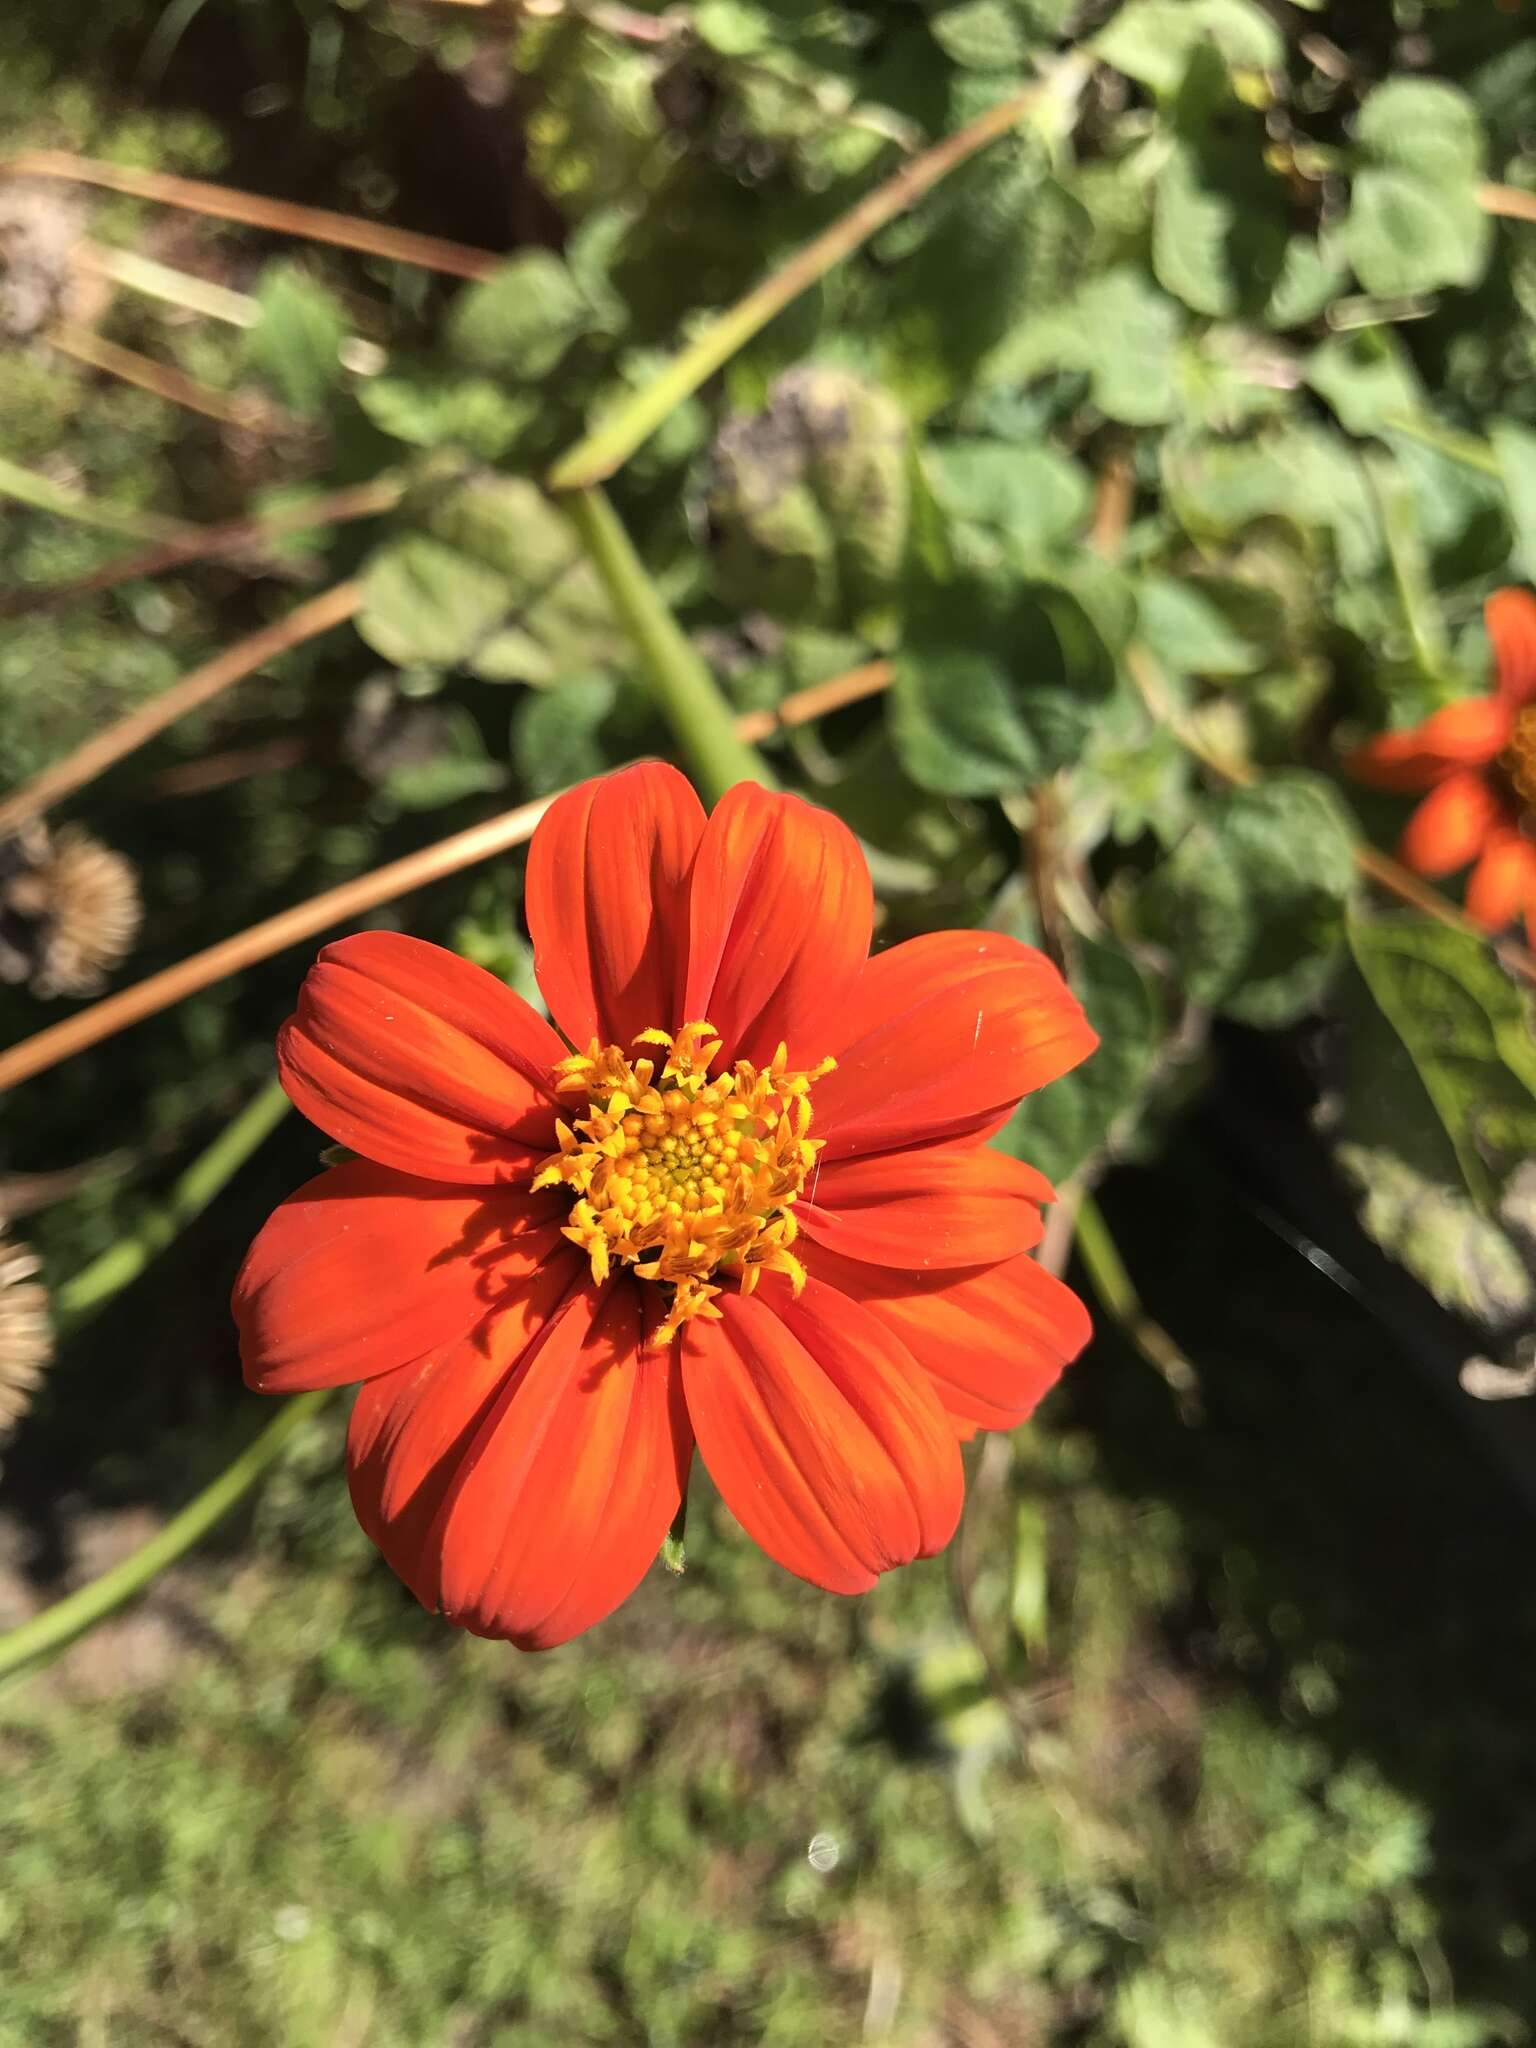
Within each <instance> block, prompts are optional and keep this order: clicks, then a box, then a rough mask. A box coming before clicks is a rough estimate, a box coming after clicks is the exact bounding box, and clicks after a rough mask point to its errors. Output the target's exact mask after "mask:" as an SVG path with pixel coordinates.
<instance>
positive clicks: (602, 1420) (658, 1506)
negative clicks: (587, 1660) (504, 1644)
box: [426, 1276, 692, 1650]
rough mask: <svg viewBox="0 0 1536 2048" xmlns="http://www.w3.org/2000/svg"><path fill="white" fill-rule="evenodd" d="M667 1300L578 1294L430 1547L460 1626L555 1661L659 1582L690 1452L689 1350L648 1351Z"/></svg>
mask: <svg viewBox="0 0 1536 2048" xmlns="http://www.w3.org/2000/svg"><path fill="white" fill-rule="evenodd" d="M653 1294H654V1290H648V1291H647V1293H646V1294H645V1296H642V1291H641V1287H640V1286H639V1285H638V1284H637V1283H636V1282H634V1281H633V1280H631V1279H629V1278H628V1277H627V1276H626V1277H624V1278H622V1279H618V1280H615V1281H613V1282H611V1283H610V1284H609V1285H608V1286H607V1287H606V1288H604V1289H601V1290H599V1289H594V1288H591V1287H587V1288H582V1289H579V1290H578V1291H577V1292H576V1293H574V1294H572V1295H571V1296H570V1297H569V1298H568V1300H567V1302H566V1303H565V1305H564V1306H563V1307H562V1309H561V1310H560V1311H559V1313H558V1314H557V1315H556V1316H555V1317H554V1318H553V1320H552V1321H551V1322H550V1323H549V1324H548V1325H547V1326H546V1328H545V1330H544V1332H543V1334H542V1335H541V1336H540V1337H539V1338H538V1339H536V1340H535V1342H534V1343H533V1345H532V1346H531V1347H530V1348H529V1349H528V1351H527V1352H526V1353H525V1354H524V1356H523V1358H522V1359H521V1360H520V1361H519V1363H518V1365H517V1367H516V1370H515V1371H514V1372H513V1373H512V1374H511V1375H510V1377H509V1378H508V1380H507V1382H506V1384H505V1385H504V1386H503V1388H502V1390H501V1392H500V1393H499V1394H498V1395H497V1396H496V1398H495V1400H494V1401H493V1402H492V1403H491V1405H490V1407H489V1409H488V1410H487V1411H486V1413H485V1416H484V1419H483V1421H482V1422H481V1423H480V1426H479V1428H478V1429H477V1430H476V1431H475V1433H474V1435H473V1437H472V1439H471V1440H470V1441H469V1442H468V1443H467V1444H466V1445H465V1447H464V1449H463V1454H462V1458H461V1461H460V1464H459V1470H458V1476H457V1478H456V1479H455V1481H454V1483H453V1485H452V1486H451V1488H450V1489H449V1491H448V1493H447V1496H446V1498H445V1499H444V1501H443V1504H442V1507H441V1509H440V1510H439V1512H438V1514H437V1516H436V1519H435V1520H434V1522H433V1523H432V1526H431V1529H430V1530H429V1532H428V1534H427V1538H426V1547H427V1549H428V1551H429V1552H430V1553H431V1556H432V1559H433V1562H434V1565H435V1566H436V1567H438V1568H439V1569H440V1578H439V1584H438V1595H439V1600H440V1604H441V1606H442V1610H443V1612H444V1614H446V1615H447V1617H448V1618H449V1620H450V1621H453V1622H456V1623H457V1624H458V1625H459V1626H460V1627H461V1628H467V1629H469V1630H471V1631H472V1632H473V1633H474V1634H475V1635H482V1636H496V1637H500V1638H504V1639H505V1640H507V1641H509V1642H513V1643H516V1644H517V1645H518V1646H519V1648H521V1649H525V1650H547V1649H551V1648H553V1647H554V1645H555V1644H556V1643H562V1642H565V1641H567V1640H568V1639H569V1638H570V1637H571V1636H574V1635H579V1634H580V1632H581V1631H582V1630H583V1629H586V1628H590V1627H591V1626H592V1624H593V1623H594V1622H596V1621H601V1620H602V1618H603V1616H604V1615H606V1614H609V1613H611V1612H612V1611H613V1609H614V1608H615V1607H617V1606H618V1604H619V1602H620V1601H621V1600H623V1599H625V1598H626V1597H627V1596H628V1595H629V1594H630V1593H632V1592H633V1591H634V1589H635V1587H636V1586H637V1585H638V1584H639V1583H640V1580H641V1579H642V1578H643V1577H644V1576H645V1573H646V1570H647V1568H648V1567H649V1566H650V1564H651V1562H652V1560H653V1559H654V1558H655V1556H656V1553H657V1551H658V1550H659V1549H660V1547H661V1541H662V1538H663V1537H664V1536H665V1535H666V1533H667V1529H668V1527H669V1526H670V1524H671V1522H672V1519H673V1517H674V1516H675V1515H676V1513H677V1509H678V1505H679V1503H680V1501H681V1500H682V1495H683V1487H684V1485H685V1483H686V1479H687V1471H688V1461H689V1456H690V1453H691V1449H692V1440H691V1437H690V1435H689V1431H688V1425H687V1418H686V1415H685V1412H684V1409H683V1403H682V1399H681V1393H680V1389H679V1385H678V1369H677V1356H676V1351H675V1348H674V1347H673V1346H671V1345H660V1346H653V1347H652V1348H650V1349H645V1348H643V1347H644V1339H645V1337H646V1335H647V1334H648V1329H649V1327H651V1326H652V1325H653V1324H654V1321H655V1316H654V1314H653V1313H652V1311H653V1309H654V1307H655V1303H654V1301H653V1300H652V1299H651V1296H652V1295H653Z"/></svg>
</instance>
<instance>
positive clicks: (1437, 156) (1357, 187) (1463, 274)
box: [1343, 78, 1493, 298]
mask: <svg viewBox="0 0 1536 2048" xmlns="http://www.w3.org/2000/svg"><path fill="white" fill-rule="evenodd" d="M1355 150H1356V163H1357V169H1356V173H1355V180H1354V186H1353V189H1352V191H1351V193H1350V205H1349V215H1348V218H1347V220H1346V221H1345V224H1344V229H1343V234H1344V245H1345V247H1346V249H1347V250H1348V253H1349V258H1350V261H1351V262H1352V263H1353V265H1354V268H1355V275H1356V276H1357V277H1358V278H1359V280H1360V282H1361V284H1363V285H1364V286H1365V288H1366V290H1367V291H1371V292H1379V293H1380V294H1382V296H1384V297H1387V298H1398V297H1403V296H1406V295H1411V294H1412V293H1415V292H1426V291H1434V290H1437V289H1438V288H1439V287H1440V286H1442V285H1470V284H1475V283H1476V282H1477V280H1478V279H1479V278H1480V277H1481V276H1482V274H1483V271H1484V269H1485V268H1486V266H1487V262H1488V256H1489V252H1490V250H1491V248H1492V246H1493V225H1492V222H1491V221H1490V220H1489V219H1488V217H1487V215H1486V214H1485V213H1484V212H1483V210H1482V208H1481V207H1480V206H1479V205H1478V202H1477V185H1478V181H1479V179H1480V178H1481V177H1482V175H1483V155H1484V148H1483V133H1482V125H1481V123H1480V122H1479V120H1478V116H1477V109H1476V108H1475V107H1474V105H1473V104H1472V102H1471V100H1469V99H1468V98H1467V96H1466V95H1465V94H1464V93H1462V92H1459V91H1458V90H1457V89H1456V88H1455V87H1454V86H1450V85H1446V84H1443V83H1441V82H1440V81H1439V80H1437V79H1428V78H1391V79H1388V80H1387V81H1386V83H1385V84H1384V85H1379V86H1377V88H1376V89H1375V91H1374V92H1372V93H1370V94H1369V95H1368V97H1367V98H1366V101H1365V104H1364V105H1363V106H1362V107H1361V109H1360V116H1359V120H1358V122H1357V124H1356V129H1355Z"/></svg>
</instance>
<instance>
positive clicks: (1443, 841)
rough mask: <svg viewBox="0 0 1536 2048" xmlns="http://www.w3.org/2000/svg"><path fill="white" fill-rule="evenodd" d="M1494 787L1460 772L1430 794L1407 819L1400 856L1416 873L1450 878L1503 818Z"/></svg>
mask: <svg viewBox="0 0 1536 2048" xmlns="http://www.w3.org/2000/svg"><path fill="white" fill-rule="evenodd" d="M1502 809H1503V807H1502V805H1501V804H1500V802H1499V799H1498V796H1497V793H1496V792H1495V790H1494V787H1493V784H1492V782H1491V781H1490V779H1489V778H1488V776H1487V775H1485V774H1484V773H1482V772H1481V771H1480V770H1479V769H1476V768H1461V769H1458V770H1457V771H1456V773H1455V774H1454V775H1448V776H1447V777H1446V779H1445V781H1444V782H1442V783H1440V784H1439V785H1438V787H1436V788H1434V789H1432V790H1431V791H1430V792H1429V795H1428V796H1427V797H1425V799H1424V801H1423V802H1422V803H1421V804H1420V805H1419V807H1418V809H1417V810H1416V811H1415V812H1414V814H1413V816H1412V817H1411V818H1410V819H1409V820H1408V824H1407V827H1406V829H1405V830H1404V832H1403V837H1402V844H1401V846H1400V847H1399V849H1398V851H1399V853H1400V855H1401V857H1402V859H1403V860H1404V861H1405V862H1406V863H1407V865H1408V866H1409V867H1411V868H1412V869H1413V870H1414V871H1415V872H1416V873H1417V874H1421V875H1449V874H1452V873H1454V872H1455V870H1456V869H1457V868H1464V867H1465V866H1466V865H1467V862H1468V861H1469V860H1472V859H1473V858H1474V857H1475V856H1476V855H1477V854H1478V853H1479V852H1480V851H1481V850H1482V847H1483V845H1484V843H1485V841H1486V840H1487V838H1488V835H1489V833H1490V832H1491V831H1492V830H1493V828H1494V827H1495V825H1496V824H1497V823H1498V821H1499V818H1500V816H1501V814H1502Z"/></svg>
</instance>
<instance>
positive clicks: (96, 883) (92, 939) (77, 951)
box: [0, 822, 142, 996]
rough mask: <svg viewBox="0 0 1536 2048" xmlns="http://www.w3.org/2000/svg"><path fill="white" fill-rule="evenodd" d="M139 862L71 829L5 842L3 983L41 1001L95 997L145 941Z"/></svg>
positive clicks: (42, 829) (38, 828) (0, 859)
mask: <svg viewBox="0 0 1536 2048" xmlns="http://www.w3.org/2000/svg"><path fill="white" fill-rule="evenodd" d="M141 919H142V911H141V908H140V903H139V882H138V874H137V871H136V869H135V868H134V865H133V863H132V861H130V860H128V859H126V858H125V857H124V856H123V855H122V854H120V853H114V852H113V851H112V849H111V848H110V847H108V846H103V845H102V844H101V842H100V840H98V839H93V838H92V837H91V835H90V834H89V833H88V832H83V831H81V829H80V828H79V826H77V825H70V826H67V827H66V828H65V829H64V830H63V831H62V832H60V833H58V834H57V835H55V834H53V833H51V832H50V831H49V830H48V828H47V826H46V825H43V824H41V823H37V822H34V823H32V824H29V825H26V826H24V827H23V828H22V830H21V832H20V833H19V834H18V835H17V836H16V837H15V838H14V839H10V840H6V841H4V842H3V843H0V980H3V981H11V982H20V981H24V982H26V983H27V984H28V985H29V987H30V988H31V990H32V993H33V994H34V995H38V996H85V995H92V994H94V993H95V991H96V990H97V989H99V988H100V987H101V986H102V983H103V982H104V981H105V979H106V976H107V974H108V973H109V971H110V970H111V969H112V968H114V967H115V966H116V965H117V964H118V962H119V961H120V960H121V959H122V958H123V956H124V955H125V954H126V953H127V951H128V949H129V948H130V947H131V946H132V944H133V942H134V940H135V938H136V937H137V936H138V931H139V924H140V922H141Z"/></svg>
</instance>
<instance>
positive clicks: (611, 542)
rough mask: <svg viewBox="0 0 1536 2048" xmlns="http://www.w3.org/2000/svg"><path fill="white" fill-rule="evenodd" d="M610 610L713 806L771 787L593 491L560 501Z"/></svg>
mask: <svg viewBox="0 0 1536 2048" xmlns="http://www.w3.org/2000/svg"><path fill="white" fill-rule="evenodd" d="M563 503H564V505H565V509H566V511H567V512H568V513H569V514H570V518H571V523H572V525H573V526H574V527H575V528H576V531H577V532H578V533H579V534H580V535H581V539H582V544H583V546H584V547H585V548H586V550H587V553H588V555H589V556H590V557H591V560H592V563H593V566H594V567H595V568H596V570H597V572H598V574H599V575H600V576H601V577H602V579H603V582H604V584H605V586H606V587H607V591H608V595H609V597H610V598H611V599H612V600H613V608H614V610H615V611H616V612H617V613H618V615H619V617H620V618H621V619H622V620H623V621H624V623H625V625H626V626H627V627H628V628H629V630H630V632H631V633H632V634H633V635H634V638H635V642H636V645H637V646H638V647H639V649H640V652H641V655H642V656H643V657H644V660H645V666H646V671H647V673H648V674H649V676H650V682H651V694H652V695H653V696H654V697H655V699H656V702H657V704H658V705H659V706H660V708H661V711H662V715H663V716H664V717H665V718H666V720H667V722H668V724H669V725H670V726H671V728H672V730H673V732H674V733H675V734H676V736H677V743H678V746H679V748H680V749H681V751H682V754H683V756H684V758H685V760H686V761H687V763H688V766H689V768H690V769H691V771H692V773H693V776H694V779H695V781H696V782H697V783H698V785H699V787H700V788H701V789H702V790H703V791H704V793H705V795H706V796H708V797H709V798H710V799H711V800H712V801H713V800H715V799H717V798H719V797H722V796H724V794H725V792H726V791H727V790H728V789H729V788H730V787H731V785H732V783H736V782H761V783H764V784H765V785H766V786H767V787H768V788H770V789H771V788H772V787H773V775H772V772H771V771H770V769H769V767H768V764H767V763H766V762H765V761H764V759H763V757H762V755H761V754H760V753H759V752H758V751H757V749H756V747H753V746H749V745H748V743H747V742H746V741H745V740H743V739H738V738H737V736H736V726H735V717H734V714H733V713H732V711H731V707H730V705H729V704H727V703H726V701H725V699H724V697H722V696H721V694H720V691H719V688H718V687H717V685H716V683H715V679H714V677H713V676H712V675H711V674H710V672H709V670H708V669H707V668H706V667H705V666H704V663H703V662H702V661H701V660H700V659H699V656H698V654H697V653H696V652H695V651H694V649H693V647H692V646H690V644H689V642H688V640H687V639H686V637H685V636H684V634H683V632H682V629H681V628H680V627H679V625H678V623H677V621H676V619H674V618H673V616H672V614H671V612H670V611H668V609H667V606H666V602H665V600H664V599H663V598H662V595H661V592H660V591H659V590H658V589H657V588H656V585H655V584H654V583H653V582H652V580H651V577H650V574H649V572H648V571H647V569H646V566H645V564H644V563H643V562H642V561H641V559H640V557H639V555H638V554H636V552H635V548H634V543H633V542H632V541H631V540H630V537H629V535H628V534H627V533H626V532H625V531H624V527H623V525H622V523H621V521H620V519H619V516H618V514H617V513H616V512H615V511H614V509H613V507H612V505H610V504H609V502H608V499H607V497H606V496H605V494H604V493H603V492H602V491H601V490H599V489H598V488H597V487H596V486H595V485H594V486H593V487H592V488H590V489H588V490H582V491H575V492H573V493H572V494H571V495H570V496H569V497H568V498H566V499H565V500H563Z"/></svg>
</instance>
